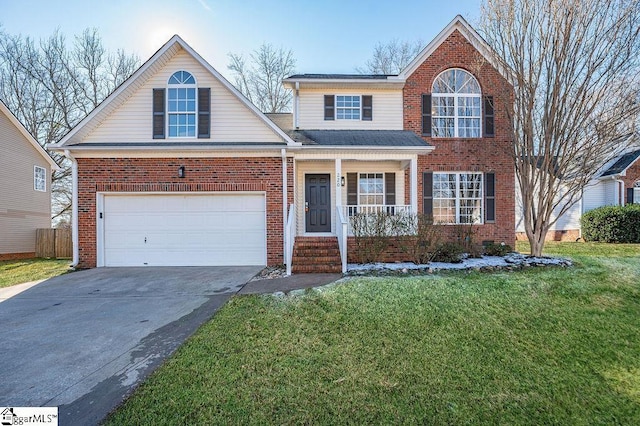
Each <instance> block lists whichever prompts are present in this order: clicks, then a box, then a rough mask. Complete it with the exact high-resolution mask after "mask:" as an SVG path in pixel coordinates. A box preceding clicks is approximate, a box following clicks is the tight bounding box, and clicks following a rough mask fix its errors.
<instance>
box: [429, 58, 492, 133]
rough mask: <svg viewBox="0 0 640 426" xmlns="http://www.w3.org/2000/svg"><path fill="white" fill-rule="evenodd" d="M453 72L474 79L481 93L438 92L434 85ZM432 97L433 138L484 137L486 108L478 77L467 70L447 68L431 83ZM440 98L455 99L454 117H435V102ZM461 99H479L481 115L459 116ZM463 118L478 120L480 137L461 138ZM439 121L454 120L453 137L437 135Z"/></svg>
mask: <svg viewBox="0 0 640 426" xmlns="http://www.w3.org/2000/svg"><path fill="white" fill-rule="evenodd" d="M451 71H454V72H455V71H462V72H464V73H465V74H468V75H469V76H470V77H471V78H472V79H473V81H475V83H476V84H477V85H478V89H479V92H478V93H457V92H436V91H435V87H434V84H435V83H436V81H437V80H438V78H440V76H442V75H443V74H445V73H447V72H451ZM430 95H431V134H430V136H431V137H433V138H438V139H453V138H460V139H480V138H482V137H483V135H484V134H483V131H484V125H483V122H482V121H483V119H484V115H483V111H484V108H483V96H482V87H481V86H480V82H479V81H478V79H477V78H476V76H474V75H473V74H472V73H471V72H469V71H467V70H465V69H464V68H457V67H454V68H447V69H446V70H444V71H442V72H440V73H439V74H438V75H437V76H436V77H435V78H434V79H433V83H431V93H430ZM438 98H453V116H449V115H446V116H444V115H442V116H441V115H435V106H436V105H435V102H436V99H438ZM460 98H477V99H478V103H479V114H478V115H477V116H475V115H474V116H460V115H458V107H459V99H460ZM462 118H468V119H476V120H478V136H460V130H459V120H460V119H462ZM438 119H453V135H452V136H443V135H437V134H436V132H435V129H436V122H437V121H438Z"/></svg>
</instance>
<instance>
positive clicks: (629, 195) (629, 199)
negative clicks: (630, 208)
mask: <svg viewBox="0 0 640 426" xmlns="http://www.w3.org/2000/svg"><path fill="white" fill-rule="evenodd" d="M627 204H633V188H627Z"/></svg>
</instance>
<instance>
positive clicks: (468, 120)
mask: <svg viewBox="0 0 640 426" xmlns="http://www.w3.org/2000/svg"><path fill="white" fill-rule="evenodd" d="M431 99H432V108H431V113H432V118H433V125H432V135H433V137H439V138H455V137H459V138H479V137H480V136H481V132H480V118H481V107H480V105H481V93H480V85H479V84H478V81H477V80H476V79H475V78H474V77H473V76H472V75H471V74H470V73H468V72H467V71H465V70H462V69H459V68H452V69H448V70H446V71H444V72H442V73H441V74H440V75H438V77H436V79H435V80H434V82H433V88H432V93H431Z"/></svg>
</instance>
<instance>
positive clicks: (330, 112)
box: [324, 95, 335, 120]
mask: <svg viewBox="0 0 640 426" xmlns="http://www.w3.org/2000/svg"><path fill="white" fill-rule="evenodd" d="M334 103H335V97H334V96H333V95H324V119H325V120H334V119H335V112H334Z"/></svg>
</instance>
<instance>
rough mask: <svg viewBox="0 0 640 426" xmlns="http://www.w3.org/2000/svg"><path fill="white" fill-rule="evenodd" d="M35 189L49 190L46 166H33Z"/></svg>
mask: <svg viewBox="0 0 640 426" xmlns="http://www.w3.org/2000/svg"><path fill="white" fill-rule="evenodd" d="M33 189H35V190H36V191H41V192H47V169H45V168H44V167H39V166H34V167H33Z"/></svg>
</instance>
